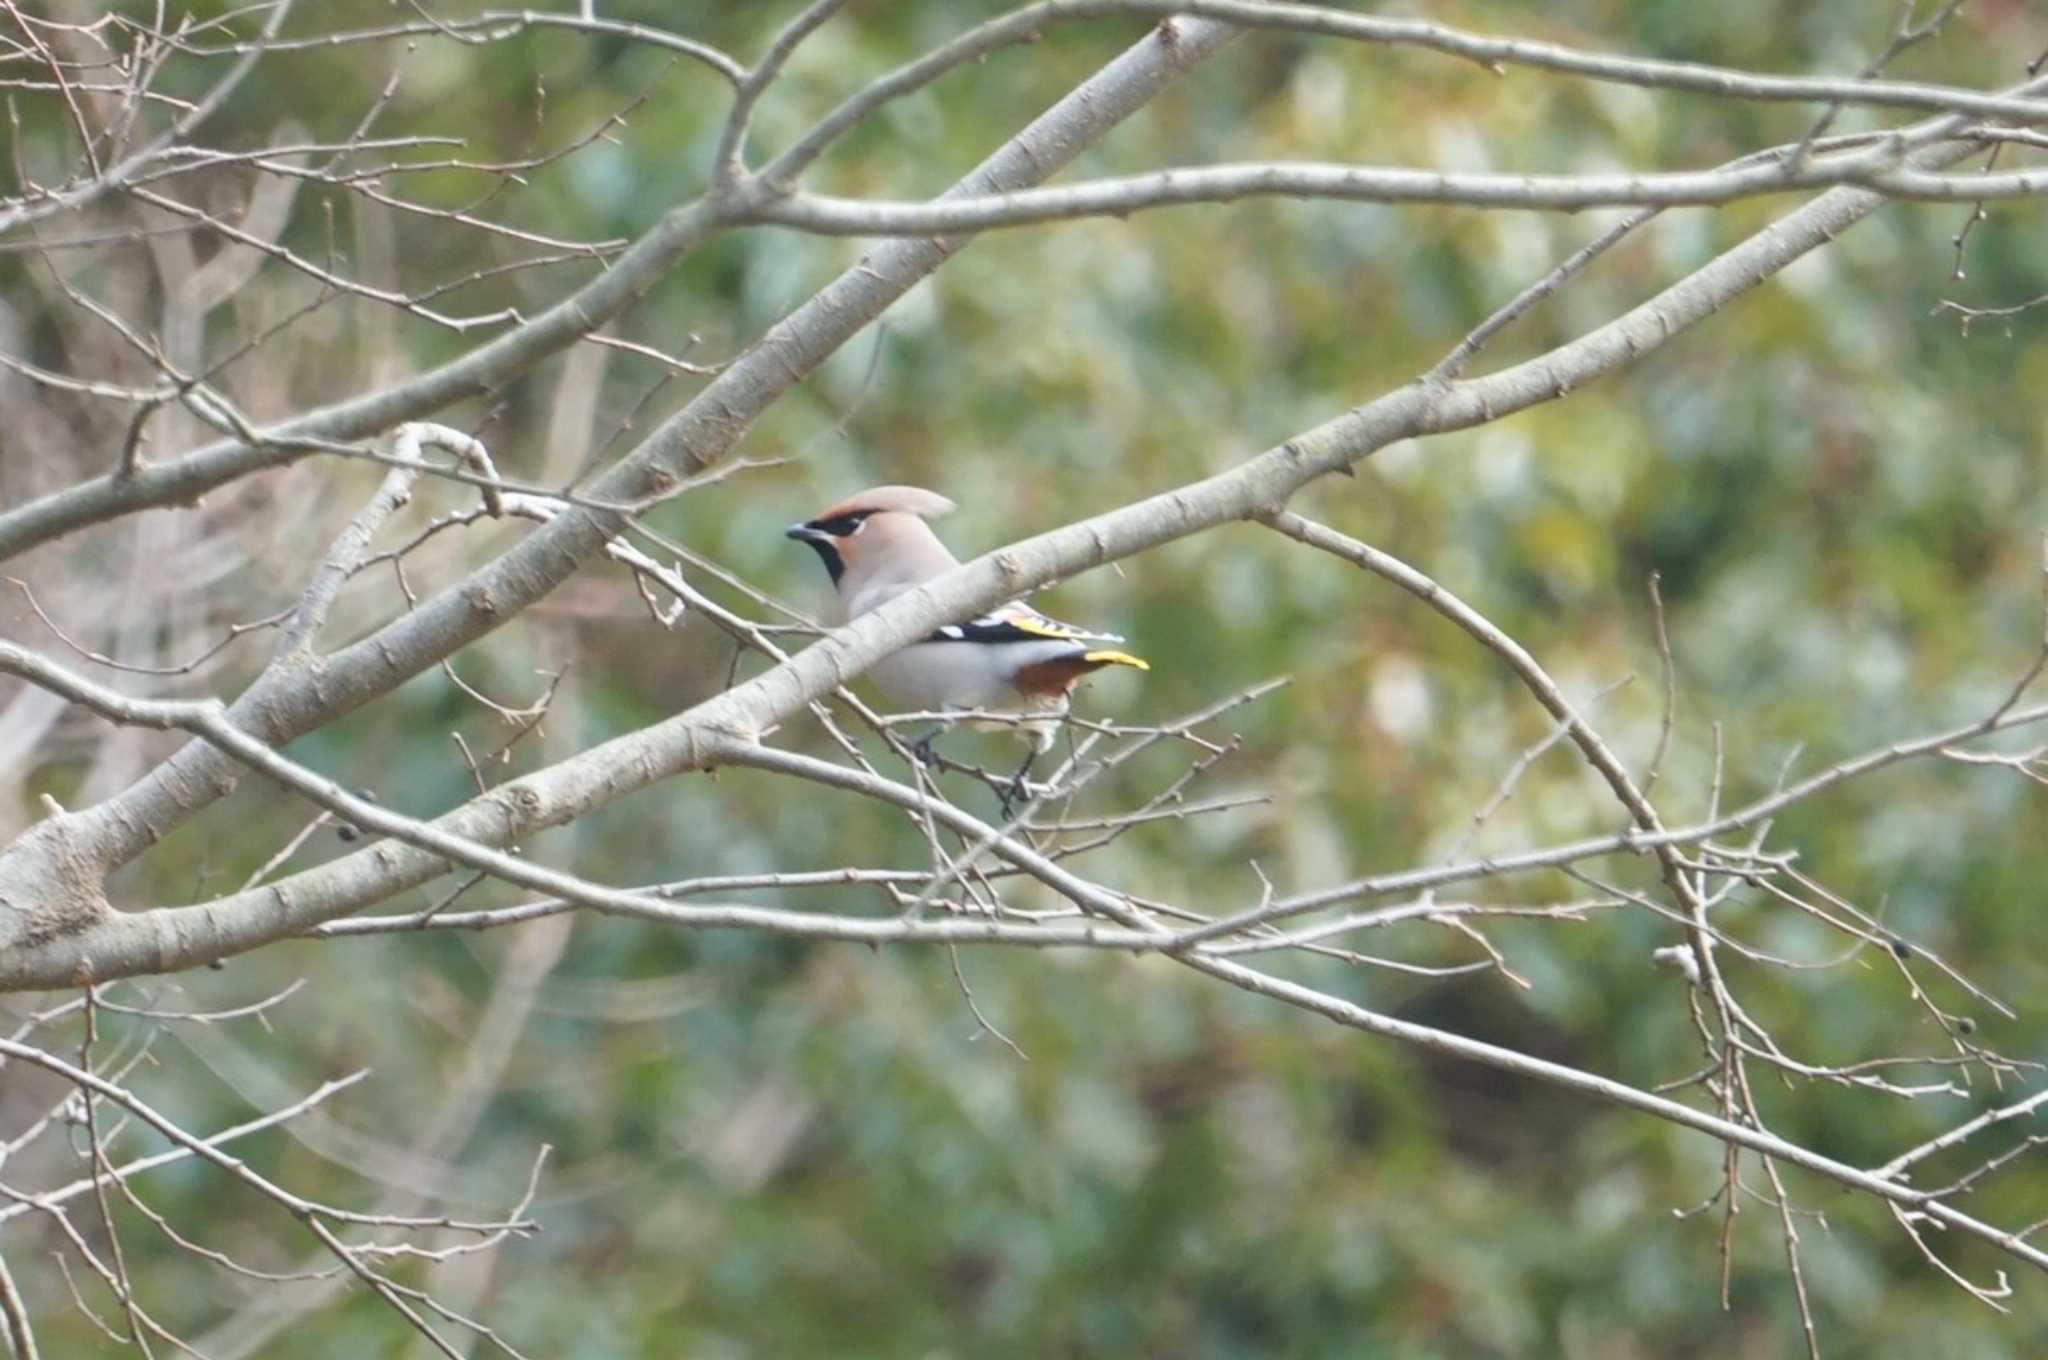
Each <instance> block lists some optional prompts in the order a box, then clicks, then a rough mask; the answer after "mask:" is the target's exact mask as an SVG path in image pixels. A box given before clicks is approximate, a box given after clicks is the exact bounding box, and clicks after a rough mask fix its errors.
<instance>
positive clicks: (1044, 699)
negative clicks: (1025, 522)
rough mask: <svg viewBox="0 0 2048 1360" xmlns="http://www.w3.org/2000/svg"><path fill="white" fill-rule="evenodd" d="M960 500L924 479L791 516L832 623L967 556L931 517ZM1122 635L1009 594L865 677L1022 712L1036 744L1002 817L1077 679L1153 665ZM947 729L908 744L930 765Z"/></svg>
mask: <svg viewBox="0 0 2048 1360" xmlns="http://www.w3.org/2000/svg"><path fill="white" fill-rule="evenodd" d="M955 508H956V507H955V506H954V504H953V502H952V501H950V500H948V499H946V497H944V496H941V495H939V494H938V493H937V492H936V491H927V490H925V489H924V488H923V487H916V486H877V487H871V488H869V489H868V490H866V491H863V492H860V493H859V494H858V495H854V496H849V497H848V498H847V499H845V500H843V501H841V502H839V504H837V505H834V506H830V507H828V508H826V509H824V510H822V511H820V512H818V513H817V514H816V515H814V516H812V517H811V518H810V519H807V520H805V521H803V522H802V523H801V524H794V525H791V526H790V528H789V530H788V533H787V536H788V537H789V538H792V539H795V540H796V541H797V542H799V543H805V544H808V545H810V547H811V549H812V550H813V551H815V552H816V553H817V554H818V558H819V560H820V561H822V562H823V563H824V566H825V572H826V574H827V575H829V576H830V577H831V578H832V585H833V604H832V608H831V610H830V615H829V620H828V621H829V622H831V623H832V624H834V625H835V626H836V625H838V624H841V623H845V622H847V621H848V620H850V619H854V618H858V617H859V616H860V615H862V614H865V613H867V612H868V611H869V610H871V609H874V608H876V607H877V606H879V605H881V604H883V603H884V602H886V601H888V600H891V599H894V598H895V597H896V596H898V595H900V594H902V593H903V592H904V591H906V590H909V589H912V588H913V587H915V586H918V585H920V584H922V583H923V582H925V581H928V580H930V579H932V578H933V577H935V576H939V575H942V574H944V573H945V572H947V571H950V570H951V569H952V568H954V567H956V566H958V565H959V564H960V560H959V559H958V558H956V557H955V556H953V554H952V552H951V551H950V550H949V549H948V548H947V547H946V545H945V544H944V543H942V542H940V541H939V536H938V535H937V534H935V533H933V532H932V528H931V525H930V524H928V523H927V522H926V521H928V520H931V519H936V518H938V517H939V516H941V515H945V514H950V513H951V512H952V511H953V510H954V509H955ZM1122 641H1123V638H1121V637H1119V636H1118V635H1116V634H1114V633H1093V632H1088V631H1086V630H1084V629H1080V628H1076V627H1074V626H1072V625H1071V624H1065V623H1061V622H1059V621H1058V620H1056V619H1051V618H1047V617H1046V616H1045V615H1044V614H1041V613H1039V612H1038V611H1037V610H1036V609H1033V608H1032V607H1031V606H1030V605H1027V604H1025V603H1024V602H1023V601H1022V600H1012V601H1010V602H1009V603H1007V604H1003V605H999V606H997V607H996V608H994V609H992V610H990V611H989V612H988V613H986V614H983V615H981V616H980V617H979V618H974V619H969V620H968V621H967V622H965V623H951V624H947V625H945V626H944V627H942V628H939V629H937V630H935V631H934V632H933V633H932V634H931V636H929V637H927V638H926V639H924V641H922V642H913V643H911V644H910V645H909V646H908V647H905V648H903V649H902V650H901V651H897V652H893V653H891V654H890V655H889V656H886V657H884V658H882V660H880V661H878V662H876V663H875V664H874V666H873V667H871V668H870V669H869V671H868V674H869V676H870V677H871V678H872V679H873V680H874V682H875V688H876V689H877V690H879V691H881V693H882V695H883V697H884V698H885V699H887V700H888V701H889V702H890V703H891V704H895V705H900V706H902V707H905V708H911V709H934V710H937V709H967V710H978V711H982V712H993V713H1015V714H1020V715H1022V716H1023V718H1024V721H1022V722H1020V723H1018V724H1016V727H1017V729H1018V731H1019V732H1020V734H1021V735H1022V736H1023V737H1024V738H1025V740H1026V741H1027V742H1028V743H1029V744H1030V750H1029V751H1028V752H1027V753H1026V755H1025V757H1024V763H1023V764H1022V765H1021V766H1019V767H1018V769H1017V773H1016V774H1015V775H1014V776H1012V778H1011V780H1010V787H1009V791H1008V793H1006V794H1004V795H1003V796H1002V802H1003V811H1004V815H1005V816H1007V815H1008V814H1009V810H1010V807H1011V804H1012V802H1013V801H1014V800H1015V799H1016V798H1017V797H1019V796H1020V795H1022V794H1023V793H1024V792H1025V790H1026V788H1027V786H1026V784H1025V783H1024V780H1025V776H1026V775H1027V774H1029V772H1030V769H1031V764H1032V762H1033V761H1035V760H1036V759H1037V758H1038V757H1039V756H1041V755H1043V754H1044V753H1045V752H1046V750H1047V749H1048V748H1050V747H1051V745H1052V741H1053V734H1054V733H1055V732H1056V731H1057V730H1058V727H1059V722H1060V719H1061V718H1063V717H1064V716H1065V715H1066V712H1067V709H1068V706H1069V705H1070V703H1071V702H1072V697H1073V690H1074V686H1075V685H1077V684H1078V683H1080V681H1081V679H1082V678H1083V677H1084V676H1087V675H1090V674H1092V673H1094V672H1095V671H1098V670H1101V669H1102V668H1103V667H1105V666H1128V667H1131V668H1133V669H1135V670H1141V671H1144V670H1150V669H1151V667H1150V666H1149V665H1147V664H1146V663H1145V662H1144V661H1143V660H1141V659H1140V658H1138V657H1135V656H1133V655H1131V654H1130V653H1129V652H1125V651H1119V650H1117V649H1116V648H1115V647H1114V646H1112V645H1107V644H1115V643H1120V642H1122ZM982 725H984V726H992V725H1007V724H982ZM941 730H943V728H934V729H933V730H932V731H930V732H927V733H926V734H925V735H924V736H923V737H922V738H920V739H919V740H918V741H917V742H916V743H915V744H914V745H913V747H912V750H913V753H914V754H915V755H916V756H917V757H918V759H919V760H920V761H922V762H924V763H927V764H928V763H930V761H931V757H932V750H931V743H932V739H933V738H935V737H936V736H937V735H938V734H939V732H940V731H941Z"/></svg>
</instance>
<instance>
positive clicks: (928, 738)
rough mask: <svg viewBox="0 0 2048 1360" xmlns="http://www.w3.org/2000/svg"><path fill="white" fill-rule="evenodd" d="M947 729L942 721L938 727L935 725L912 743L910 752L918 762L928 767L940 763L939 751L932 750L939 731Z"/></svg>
mask: <svg viewBox="0 0 2048 1360" xmlns="http://www.w3.org/2000/svg"><path fill="white" fill-rule="evenodd" d="M945 730H946V725H945V724H944V723H940V724H939V725H938V726H937V727H934V728H933V729H932V730H931V731H929V732H927V733H925V734H924V735H923V736H921V737H919V738H918V739H917V740H916V741H913V742H911V743H910V754H911V756H912V757H913V758H914V759H915V760H916V761H917V763H918V764H920V765H922V766H924V767H925V768H926V769H930V768H931V767H932V766H934V765H936V764H938V763H939V757H938V755H937V753H936V752H934V751H933V750H932V743H933V742H934V741H936V740H937V739H938V735H939V733H941V732H943V731H945Z"/></svg>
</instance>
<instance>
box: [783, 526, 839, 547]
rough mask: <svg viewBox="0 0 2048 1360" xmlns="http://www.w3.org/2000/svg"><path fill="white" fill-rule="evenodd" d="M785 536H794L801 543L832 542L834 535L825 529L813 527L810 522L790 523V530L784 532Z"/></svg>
mask: <svg viewBox="0 0 2048 1360" xmlns="http://www.w3.org/2000/svg"><path fill="white" fill-rule="evenodd" d="M783 537H784V538H793V539H795V540H796V541H797V542H799V543H830V542H831V541H832V535H830V534H828V533H826V532H825V531H824V530H823V529H813V528H812V527H811V526H810V525H808V524H792V525H790V526H789V529H788V531H787V532H786V533H784V534H783Z"/></svg>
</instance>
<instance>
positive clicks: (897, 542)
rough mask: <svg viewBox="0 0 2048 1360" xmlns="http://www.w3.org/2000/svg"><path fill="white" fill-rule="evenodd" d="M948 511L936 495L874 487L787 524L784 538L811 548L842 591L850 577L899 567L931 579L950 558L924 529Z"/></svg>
mask: <svg viewBox="0 0 2048 1360" xmlns="http://www.w3.org/2000/svg"><path fill="white" fill-rule="evenodd" d="M953 508H954V506H953V502H951V501H949V500H947V499H946V498H945V497H944V496H941V495H939V494H938V493H937V492H936V491H926V490H925V489H924V488H922V487H916V486H878V487H873V488H871V489H869V490H867V491H863V492H861V493H860V494H859V495H856V496H849V497H847V498H846V499H845V500H843V501H841V502H839V504H837V505H834V506H830V507H828V508H826V509H824V510H821V511H819V512H818V513H817V514H816V515H814V516H812V517H811V518H810V519H807V520H805V521H804V522H803V523H802V524H792V525H791V526H790V527H789V530H788V534H787V536H788V537H790V538H793V539H795V540H796V541H797V542H799V543H808V544H810V545H811V550H812V551H813V552H815V553H817V554H818V558H819V560H820V561H822V562H824V564H825V570H826V571H827V572H828V573H830V574H831V577H832V583H833V584H834V585H837V586H840V587H841V588H842V590H843V589H844V588H845V584H846V581H847V578H848V577H849V576H852V577H854V578H855V579H858V578H860V577H862V576H864V575H867V574H869V573H870V572H871V571H873V570H875V569H877V568H880V567H883V566H893V565H897V564H898V563H899V562H900V564H901V565H903V566H904V567H906V568H914V569H917V570H926V571H928V572H932V574H935V571H933V569H936V570H943V569H944V568H946V567H949V566H951V565H953V559H952V554H950V553H948V552H946V550H945V547H944V545H943V544H941V543H940V542H939V541H938V538H937V537H936V536H935V535H934V534H933V533H932V531H931V530H930V529H929V528H927V527H926V526H925V524H924V521H925V520H927V519H934V518H936V517H938V516H940V515H943V514H946V513H948V512H950V511H951V510H952V509H953ZM934 550H936V553H935V552H934Z"/></svg>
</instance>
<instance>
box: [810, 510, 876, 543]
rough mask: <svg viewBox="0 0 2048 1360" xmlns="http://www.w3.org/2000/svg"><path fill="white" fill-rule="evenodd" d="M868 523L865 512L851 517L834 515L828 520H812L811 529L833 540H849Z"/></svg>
mask: <svg viewBox="0 0 2048 1360" xmlns="http://www.w3.org/2000/svg"><path fill="white" fill-rule="evenodd" d="M867 522H868V516H867V512H866V511H862V512H860V513H859V514H852V515H834V516H832V518H830V519H814V520H812V521H811V527H812V528H813V529H818V530H821V531H823V532H825V533H828V534H830V535H832V537H834V538H851V537H852V536H853V535H855V534H857V533H859V532H860V526H861V525H863V524H866V523H867Z"/></svg>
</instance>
